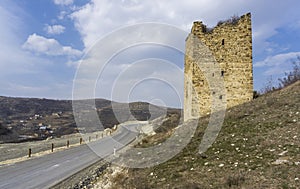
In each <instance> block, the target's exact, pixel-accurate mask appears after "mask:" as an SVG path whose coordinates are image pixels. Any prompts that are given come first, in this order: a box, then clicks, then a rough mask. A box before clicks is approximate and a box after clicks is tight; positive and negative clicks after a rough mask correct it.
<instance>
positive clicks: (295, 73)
mask: <svg viewBox="0 0 300 189" xmlns="http://www.w3.org/2000/svg"><path fill="white" fill-rule="evenodd" d="M292 64H293V68H292V71H290V72H285V74H284V75H285V76H284V77H283V78H279V79H278V82H279V83H278V84H277V85H276V84H275V81H274V80H273V77H272V76H271V77H270V78H269V79H268V81H267V83H266V84H265V86H264V87H263V88H262V89H261V93H262V94H265V93H269V92H272V91H275V90H279V89H282V88H284V87H287V86H289V85H291V84H293V83H295V82H297V81H299V80H300V56H298V57H297V58H296V60H295V61H293V62H292Z"/></svg>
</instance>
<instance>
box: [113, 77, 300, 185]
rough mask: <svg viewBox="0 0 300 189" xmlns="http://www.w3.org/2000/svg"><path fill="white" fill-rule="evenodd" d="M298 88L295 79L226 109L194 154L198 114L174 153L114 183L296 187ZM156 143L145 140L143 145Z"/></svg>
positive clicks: (202, 125) (200, 128)
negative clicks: (209, 140)
mask: <svg viewBox="0 0 300 189" xmlns="http://www.w3.org/2000/svg"><path fill="white" fill-rule="evenodd" d="M299 91H300V82H295V83H293V84H291V85H289V86H288V87H285V88H283V89H281V90H278V91H274V92H273V93H267V94H264V95H262V96H260V98H257V99H255V100H253V101H251V102H249V103H245V104H243V105H240V106H236V107H233V108H231V109H229V110H228V111H227V112H226V118H225V120H224V124H223V127H222V130H221V132H220V133H219V136H218V138H217V140H216V141H215V143H214V144H213V146H212V147H211V148H209V149H208V151H207V152H206V153H205V154H206V157H205V158H203V157H201V156H199V154H198V147H199V144H200V142H201V140H202V137H203V133H204V131H205V125H207V123H208V121H209V117H204V118H201V119H200V120H199V126H198V129H197V130H196V132H195V134H194V137H193V138H192V140H191V142H190V144H189V145H188V146H186V147H185V148H184V150H183V151H182V152H181V153H180V154H178V155H176V156H175V157H174V158H172V159H171V160H169V161H167V162H165V163H162V164H160V165H158V166H155V167H150V168H145V169H129V170H128V173H127V176H126V179H125V178H122V177H119V180H120V181H119V182H116V183H115V184H116V185H117V186H122V187H123V188H139V187H141V185H140V183H141V182H142V183H143V186H145V187H147V188H178V189H180V188H297V187H298V186H299V174H298V173H299V172H300V167H299V159H300V154H299V151H300V140H299V137H300V136H299V133H300V130H299V129H300V127H299V124H300V119H299V116H300V112H299V107H300V99H299ZM157 135H159V134H157ZM156 137H157V136H156V135H154V136H152V138H156ZM161 137H162V136H161ZM165 137H168V136H166V135H165ZM156 142H157V140H154V139H151V138H147V145H145V147H147V146H149V145H151V144H152V145H153V143H156ZM170 150H171V149H170ZM138 181H140V182H138ZM118 183H122V185H118Z"/></svg>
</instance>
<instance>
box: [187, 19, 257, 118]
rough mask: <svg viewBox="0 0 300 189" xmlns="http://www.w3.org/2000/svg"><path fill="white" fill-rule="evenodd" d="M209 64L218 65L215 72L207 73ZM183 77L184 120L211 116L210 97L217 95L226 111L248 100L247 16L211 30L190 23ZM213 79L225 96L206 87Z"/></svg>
mask: <svg viewBox="0 0 300 189" xmlns="http://www.w3.org/2000/svg"><path fill="white" fill-rule="evenodd" d="M195 39H196V40H195ZM204 46H205V47H206V48H204ZM199 57H200V58H199ZM211 57H213V59H214V60H211V59H212V58H211ZM196 61H197V63H196ZM197 64H200V65H201V66H200V67H199V66H197ZM213 64H218V65H217V66H218V67H219V69H218V70H217V71H216V69H209V67H211V66H212V65H213ZM203 68H208V69H203ZM184 73H185V89H184V93H185V94H184V119H185V120H188V119H190V118H192V117H195V116H196V115H197V113H199V114H200V116H203V115H206V114H208V113H211V104H212V95H218V96H219V99H220V100H224V99H226V100H225V101H226V103H227V108H230V107H233V106H236V105H239V104H242V103H245V102H247V101H250V100H252V98H253V70H252V28H251V14H250V13H248V14H246V15H243V16H241V17H240V18H239V19H235V20H231V21H226V22H224V23H220V24H218V25H217V26H216V27H215V28H213V29H212V30H208V29H207V28H206V26H205V25H204V24H203V23H202V22H198V21H197V22H194V24H193V27H192V30H191V33H190V35H189V36H188V37H187V40H186V57H185V70H184ZM214 77H220V79H222V80H223V81H224V86H225V94H222V93H219V92H218V91H217V88H218V87H216V86H217V85H214V87H212V85H209V82H208V79H212V78H214ZM218 93H219V94H218Z"/></svg>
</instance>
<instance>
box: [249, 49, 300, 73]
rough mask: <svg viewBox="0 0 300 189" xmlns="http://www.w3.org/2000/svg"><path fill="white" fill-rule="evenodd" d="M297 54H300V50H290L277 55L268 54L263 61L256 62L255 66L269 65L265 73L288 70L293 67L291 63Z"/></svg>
mask: <svg viewBox="0 0 300 189" xmlns="http://www.w3.org/2000/svg"><path fill="white" fill-rule="evenodd" d="M297 56H300V52H289V53H283V54H277V55H275V56H268V57H267V58H265V59H264V60H263V61H258V62H256V63H254V65H253V66H254V67H257V68H258V67H267V69H266V71H265V72H264V74H265V75H277V74H282V73H284V72H286V71H288V70H289V69H290V67H291V63H292V62H293V60H295V58H297Z"/></svg>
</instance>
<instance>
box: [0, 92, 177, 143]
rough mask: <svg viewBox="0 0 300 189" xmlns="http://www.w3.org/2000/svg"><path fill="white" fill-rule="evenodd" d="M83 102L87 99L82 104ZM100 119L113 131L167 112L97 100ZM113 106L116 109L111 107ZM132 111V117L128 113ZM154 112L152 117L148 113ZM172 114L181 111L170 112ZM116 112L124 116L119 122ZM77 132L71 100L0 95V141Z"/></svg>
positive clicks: (135, 103)
mask: <svg viewBox="0 0 300 189" xmlns="http://www.w3.org/2000/svg"><path fill="white" fill-rule="evenodd" d="M81 102H83V103H84V100H83V101H81ZM95 105H96V109H97V113H98V116H99V118H100V120H101V123H102V125H103V126H104V128H111V127H113V126H114V125H116V124H119V122H124V121H127V120H132V119H134V118H135V119H137V120H147V119H155V118H157V117H159V116H161V115H163V113H164V112H165V111H166V108H164V107H158V106H155V105H151V104H149V103H146V102H133V103H129V104H127V103H115V102H114V104H112V102H111V101H109V100H105V99H96V100H95ZM112 105H114V109H113V108H112ZM128 106H129V109H130V114H129V113H128V112H127V113H126V112H125V110H126V109H128ZM149 107H150V110H151V115H150V112H149ZM168 111H169V112H172V111H175V112H177V113H180V110H178V109H168ZM115 113H117V114H118V115H121V118H119V117H118V118H119V120H117V119H116V117H115ZM76 132H78V128H77V127H76V123H75V120H74V116H73V109H72V101H71V100H51V99H38V98H13V97H3V96H0V142H1V141H2V142H18V141H27V140H36V139H45V138H47V137H50V136H55V137H60V136H62V135H66V134H71V133H76Z"/></svg>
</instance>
